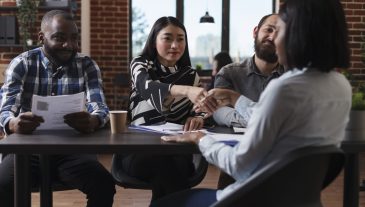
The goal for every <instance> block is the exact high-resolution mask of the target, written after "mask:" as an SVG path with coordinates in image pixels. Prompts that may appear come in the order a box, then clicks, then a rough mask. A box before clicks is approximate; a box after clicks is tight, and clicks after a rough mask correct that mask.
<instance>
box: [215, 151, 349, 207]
mask: <svg viewBox="0 0 365 207" xmlns="http://www.w3.org/2000/svg"><path fill="white" fill-rule="evenodd" d="M344 163H345V155H344V153H343V152H342V151H341V150H340V149H339V148H337V147H335V146H325V147H306V148H301V149H298V150H295V151H292V152H290V153H288V154H287V155H285V156H283V157H282V158H280V159H277V160H276V161H274V162H271V163H270V164H268V165H267V166H265V167H264V168H262V169H260V170H258V171H257V172H255V173H254V174H253V175H252V176H251V177H250V178H249V179H248V180H247V181H246V182H244V183H242V185H241V186H240V187H239V188H238V189H237V190H236V191H234V192H233V193H231V194H230V195H228V196H226V197H225V198H223V199H221V200H220V201H218V202H216V203H214V204H213V205H212V206H211V207H235V206H250V207H267V206H270V207H322V204H321V200H320V196H321V190H322V189H324V188H325V187H327V186H328V185H329V184H330V183H331V182H332V181H333V180H334V179H335V178H336V177H337V175H338V174H339V173H340V171H341V169H342V167H343V165H344Z"/></svg>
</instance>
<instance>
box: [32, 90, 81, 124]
mask: <svg viewBox="0 0 365 207" xmlns="http://www.w3.org/2000/svg"><path fill="white" fill-rule="evenodd" d="M84 109H85V93H84V92H81V93H77V94H72V95H61V96H38V95H33V100H32V113H33V114H35V115H37V116H42V117H43V119H44V123H41V125H40V126H39V127H38V128H37V129H69V128H70V126H68V125H67V124H65V123H64V118H63V116H65V115H66V114H70V113H74V112H80V111H83V110H84Z"/></svg>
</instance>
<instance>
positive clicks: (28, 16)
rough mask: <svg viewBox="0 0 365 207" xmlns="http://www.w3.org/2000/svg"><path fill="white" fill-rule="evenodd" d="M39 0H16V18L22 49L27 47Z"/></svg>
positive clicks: (30, 38)
mask: <svg viewBox="0 0 365 207" xmlns="http://www.w3.org/2000/svg"><path fill="white" fill-rule="evenodd" d="M39 2H40V0H17V7H18V13H17V19H18V24H19V32H20V35H21V38H22V44H23V47H24V49H27V48H28V44H27V42H28V40H32V34H31V31H32V28H33V26H34V22H35V20H36V17H37V11H38V5H39Z"/></svg>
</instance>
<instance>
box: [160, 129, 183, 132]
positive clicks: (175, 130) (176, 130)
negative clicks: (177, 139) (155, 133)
mask: <svg viewBox="0 0 365 207" xmlns="http://www.w3.org/2000/svg"><path fill="white" fill-rule="evenodd" d="M162 131H165V132H166V131H174V132H178V131H183V129H163V130H162Z"/></svg>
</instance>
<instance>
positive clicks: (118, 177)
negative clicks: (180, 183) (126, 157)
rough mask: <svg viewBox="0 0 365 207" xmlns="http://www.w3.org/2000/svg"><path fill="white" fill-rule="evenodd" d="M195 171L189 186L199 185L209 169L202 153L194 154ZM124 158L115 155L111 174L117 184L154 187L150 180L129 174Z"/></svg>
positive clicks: (130, 186)
mask: <svg viewBox="0 0 365 207" xmlns="http://www.w3.org/2000/svg"><path fill="white" fill-rule="evenodd" d="M194 158H195V159H194V165H195V173H194V174H193V175H192V176H191V177H190V178H189V179H188V186H189V187H194V186H196V185H198V184H199V183H200V182H201V181H202V180H203V178H204V177H205V174H206V172H207V170H208V162H207V161H206V160H205V158H204V157H202V156H201V155H194ZM121 159H123V155H117V154H115V155H113V158H112V166H111V174H112V176H113V178H114V180H115V182H116V184H117V185H119V186H121V187H124V188H133V189H152V185H151V184H150V183H148V182H144V181H142V180H139V179H137V178H135V177H131V176H129V175H128V174H127V173H126V172H125V171H124V170H123V168H122V167H121V166H122V165H121V164H120V160H121Z"/></svg>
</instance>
